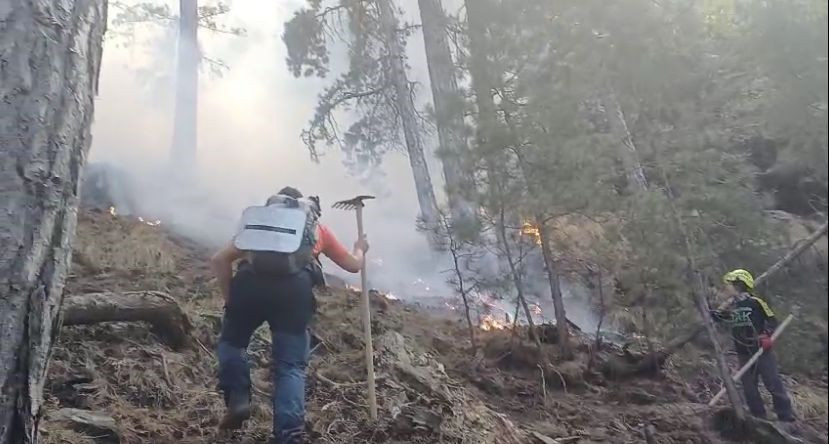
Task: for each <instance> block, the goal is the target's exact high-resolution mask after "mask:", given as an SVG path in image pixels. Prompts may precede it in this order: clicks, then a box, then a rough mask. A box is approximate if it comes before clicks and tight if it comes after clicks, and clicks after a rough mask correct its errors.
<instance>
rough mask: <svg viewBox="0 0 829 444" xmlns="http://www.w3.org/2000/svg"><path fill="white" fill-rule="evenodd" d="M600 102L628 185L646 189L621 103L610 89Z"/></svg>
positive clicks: (642, 189)
mask: <svg viewBox="0 0 829 444" xmlns="http://www.w3.org/2000/svg"><path fill="white" fill-rule="evenodd" d="M602 102H603V105H604V109H605V115H606V116H607V121H608V123H609V126H610V132H611V134H612V135H613V137H614V138H616V139H617V140H618V143H619V157H621V159H622V164H623V165H624V168H625V176H626V177H627V182H628V186H629V187H631V188H632V189H633V191H634V192H639V191H645V190H647V189H648V180H647V179H646V178H645V171H644V170H643V169H642V163H641V162H640V161H639V153H638V152H637V151H636V144H634V143H633V136H631V134H630V129H629V128H628V124H627V120H626V119H625V113H624V111H623V110H622V105H620V104H619V100H618V99H617V98H616V93H615V92H614V91H612V90H609V91H608V92H607V94H605V95H604V97H603V99H602Z"/></svg>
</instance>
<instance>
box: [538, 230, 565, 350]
mask: <svg viewBox="0 0 829 444" xmlns="http://www.w3.org/2000/svg"><path fill="white" fill-rule="evenodd" d="M536 224H537V225H538V234H539V236H540V238H541V254H542V256H544V266H545V267H546V268H547V279H548V280H549V282H550V294H551V295H552V298H553V307H554V308H555V310H556V331H557V332H558V345H559V349H560V350H561V355H562V357H563V358H564V359H570V358H572V357H573V350H572V349H571V348H570V330H569V329H568V328H567V313H566V312H565V310H564V299H563V298H562V296H561V279H560V278H559V275H558V270H557V269H556V264H555V262H554V260H553V252H552V251H550V243H549V242H550V239H549V238H550V236H549V233H548V232H547V224H546V223H545V222H544V220H543V219H542V218H541V217H540V216H538V217H536Z"/></svg>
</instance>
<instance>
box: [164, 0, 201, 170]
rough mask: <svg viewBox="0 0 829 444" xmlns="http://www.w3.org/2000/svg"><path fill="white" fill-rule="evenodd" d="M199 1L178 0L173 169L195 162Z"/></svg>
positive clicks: (187, 168)
mask: <svg viewBox="0 0 829 444" xmlns="http://www.w3.org/2000/svg"><path fill="white" fill-rule="evenodd" d="M198 29H199V4H198V0H179V23H178V48H177V51H176V102H175V115H174V116H173V141H172V146H171V147H170V160H171V162H172V167H173V168H174V170H179V171H187V172H192V171H194V170H195V164H196V145H197V142H198V140H197V135H196V134H197V133H196V130H197V119H198V87H199V60H200V59H201V55H200V52H199V42H198Z"/></svg>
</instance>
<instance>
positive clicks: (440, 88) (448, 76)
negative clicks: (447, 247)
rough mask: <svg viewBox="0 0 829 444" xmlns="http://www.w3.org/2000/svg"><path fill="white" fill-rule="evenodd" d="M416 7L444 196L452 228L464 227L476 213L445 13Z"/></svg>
mask: <svg viewBox="0 0 829 444" xmlns="http://www.w3.org/2000/svg"><path fill="white" fill-rule="evenodd" d="M418 6H419V7H420V21H421V23H422V24H423V44H424V47H425V49H426V63H427V65H428V67H429V83H430V85H431V89H432V101H433V103H434V105H435V124H436V125H437V129H438V142H439V143H440V150H439V152H438V154H439V156H440V159H441V162H442V164H443V176H444V178H445V179H446V194H447V196H448V198H449V208H450V210H451V212H452V218H453V219H454V220H455V223H454V224H455V226H456V227H457V226H465V225H466V224H469V223H472V221H473V220H474V217H475V213H474V209H473V207H472V205H470V203H469V201H468V199H467V198H466V196H464V193H465V192H468V191H469V189H468V187H469V186H470V181H469V180H466V176H465V175H464V172H463V168H462V159H463V153H464V152H465V151H466V149H467V146H466V139H465V138H464V136H463V127H464V122H463V119H464V114H463V113H464V103H463V97H462V95H461V93H460V90H459V88H458V80H457V76H456V74H457V73H456V70H455V65H454V64H453V63H452V53H451V50H450V49H449V40H448V39H447V36H446V32H447V31H446V25H447V24H446V22H447V20H446V13H445V12H444V10H443V7H442V6H441V2H440V0H418Z"/></svg>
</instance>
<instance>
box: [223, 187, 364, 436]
mask: <svg viewBox="0 0 829 444" xmlns="http://www.w3.org/2000/svg"><path fill="white" fill-rule="evenodd" d="M320 215H321V209H320V205H319V199H318V198H310V199H305V198H303V196H302V193H301V192H299V190H297V189H295V188H291V187H286V188H283V189H282V190H280V191H279V192H278V193H277V194H276V195H274V196H271V197H270V198H269V199H268V201H267V203H266V205H264V206H255V207H249V208H247V209H246V210H245V211H244V212H243V214H242V222H241V224H240V227H239V231H238V232H237V234H236V236H234V238H233V241H231V242H230V243H229V244H228V245H226V246H225V247H224V248H222V249H221V250H219V252H217V253H216V254H215V255H214V256H213V258H212V259H211V262H210V263H211V269H212V271H213V273H214V274H215V275H216V278H217V281H218V284H219V287H220V291H221V293H222V296H223V297H224V301H225V313H224V318H223V321H222V330H221V334H220V337H219V344H218V359H219V388H220V389H221V390H222V392H223V394H224V400H225V405H226V407H227V413H226V414H225V416H224V417H223V418H222V420H221V422H220V424H219V427H220V428H222V429H238V428H240V427H241V426H242V424H243V422H244V421H245V420H246V419H248V418H249V417H250V398H251V381H250V368H249V365H248V362H247V358H246V352H247V347H248V344H249V342H250V338H251V335H252V334H253V332H254V331H255V330H256V329H257V328H258V327H259V326H260V325H262V323H264V322H267V323H268V326H269V327H270V330H271V338H272V342H273V348H272V350H271V351H272V369H273V371H272V375H273V384H274V391H275V395H274V397H273V416H274V419H273V442H274V443H275V444H299V443H302V442H303V432H304V428H305V370H306V367H307V362H308V355H309V334H308V326H309V323H310V321H311V317H312V315H313V313H314V309H315V303H314V295H313V291H312V289H313V287H314V286H315V285H319V284H321V283H324V279H323V275H322V268H321V266H320V263H319V261H318V257H319V255H320V254H324V255H326V256H327V257H328V258H330V259H331V260H332V261H333V262H334V263H336V264H337V265H338V266H340V267H341V268H343V269H344V270H346V271H348V272H351V273H357V272H359V271H360V270H361V269H362V267H363V262H364V255H365V253H366V252H367V251H368V242H367V241H366V239H365V238H363V239H358V240H357V242H355V244H354V249H353V251H352V252H349V251H348V250H347V249H346V248H345V247H344V246H343V245H342V244H341V243H340V242H339V241H338V240H337V238H336V237H335V236H334V234H333V233H332V232H331V230H329V229H328V227H326V226H325V225H323V224H320V223H319V221H318V219H319V217H320ZM234 263H238V266H237V271H236V273H235V274H233V264H234Z"/></svg>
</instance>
